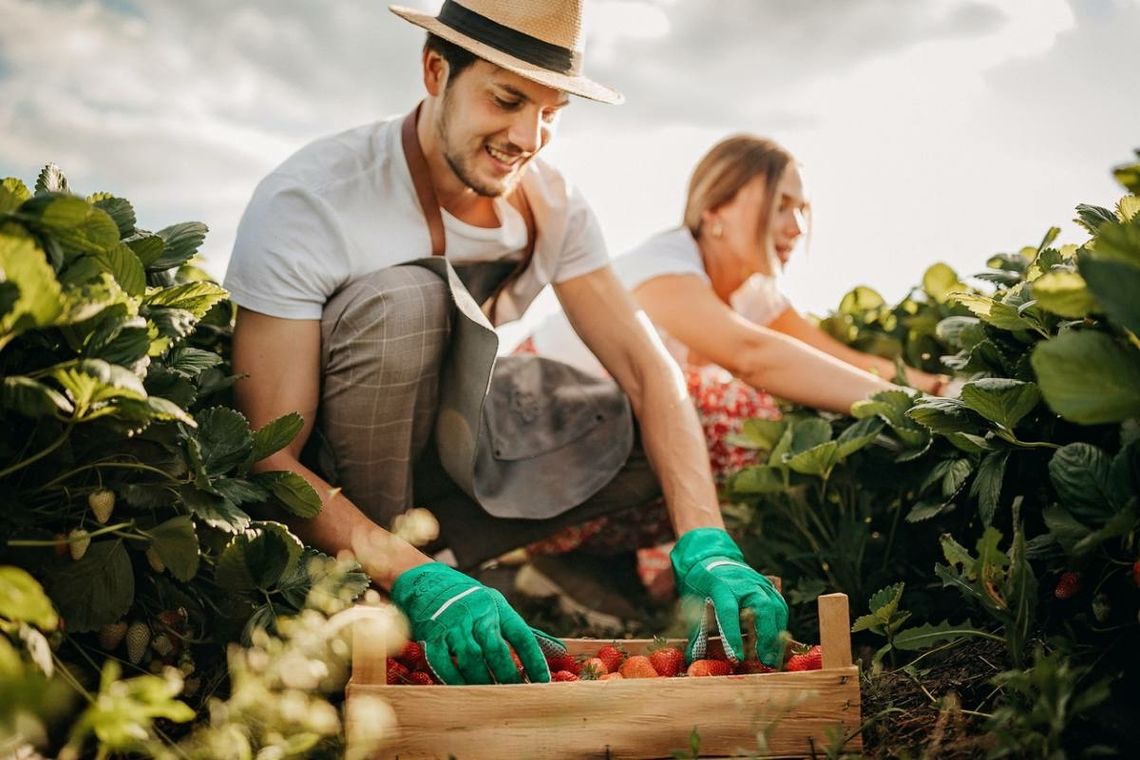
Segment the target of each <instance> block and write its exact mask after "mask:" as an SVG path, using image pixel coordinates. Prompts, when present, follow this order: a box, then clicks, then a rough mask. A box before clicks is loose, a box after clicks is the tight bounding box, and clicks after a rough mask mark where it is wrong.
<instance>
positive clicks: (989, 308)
mask: <svg viewBox="0 0 1140 760" xmlns="http://www.w3.org/2000/svg"><path fill="white" fill-rule="evenodd" d="M948 299H949V300H951V301H954V302H956V303H959V304H961V305H963V306H965V307H966V308H967V309H969V310H970V311H972V312H973V313H974V314H975V315H977V317H978V318H979V319H981V320H982V321H983V322H985V323H987V324H990V325H993V326H994V327H999V328H1001V329H1003V330H1031V329H1033V322H1031V321H1030V320H1028V319H1026V318H1025V317H1022V316H1021V315H1020V314H1018V313H1017V309H1016V307H1013V306H1010V305H1009V304H1004V303H1000V302H998V301H995V300H994V299H992V298H987V297H986V296H979V295H973V294H971V293H951V294H950V295H949V296H948Z"/></svg>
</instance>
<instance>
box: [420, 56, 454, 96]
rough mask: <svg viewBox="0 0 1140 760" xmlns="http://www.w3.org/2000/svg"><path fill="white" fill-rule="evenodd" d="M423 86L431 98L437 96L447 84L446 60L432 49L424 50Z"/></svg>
mask: <svg viewBox="0 0 1140 760" xmlns="http://www.w3.org/2000/svg"><path fill="white" fill-rule="evenodd" d="M423 67H424V88H425V89H426V90H427V91H428V94H429V95H431V96H432V97H433V98H436V97H439V96H440V94H442V93H443V90H444V87H446V86H447V69H448V67H447V61H445V60H443V56H441V55H440V54H439V53H437V52H436V51H434V50H427V49H425V50H424V54H423Z"/></svg>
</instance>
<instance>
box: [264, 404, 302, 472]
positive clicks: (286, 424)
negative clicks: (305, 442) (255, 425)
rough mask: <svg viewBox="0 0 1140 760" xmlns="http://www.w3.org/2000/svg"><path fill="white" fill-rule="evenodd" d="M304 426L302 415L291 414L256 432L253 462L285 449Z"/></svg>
mask: <svg viewBox="0 0 1140 760" xmlns="http://www.w3.org/2000/svg"><path fill="white" fill-rule="evenodd" d="M304 426H305V420H304V419H303V418H302V417H301V415H299V414H297V413H296V412H290V413H289V414H285V415H282V416H281V417H278V418H277V419H275V420H273V421H272V422H269V423H266V424H265V425H263V426H262V427H260V428H259V429H257V430H256V431H254V433H253V461H255V462H260V461H261V460H262V459H265V458H266V457H267V456H269V455H270V454H272V453H274V452H276V451H280V450H281V449H283V448H285V446H287V445H289V442H290V441H292V440H293V439H294V438H296V437H297V434H298V433H300V432H301V428H303V427H304Z"/></svg>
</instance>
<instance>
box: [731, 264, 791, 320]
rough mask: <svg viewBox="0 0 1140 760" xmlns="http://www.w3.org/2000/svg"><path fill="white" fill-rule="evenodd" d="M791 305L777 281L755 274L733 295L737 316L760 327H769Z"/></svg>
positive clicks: (733, 306) (733, 304)
mask: <svg viewBox="0 0 1140 760" xmlns="http://www.w3.org/2000/svg"><path fill="white" fill-rule="evenodd" d="M789 306H791V303H790V302H789V301H788V299H787V298H785V297H784V294H783V293H781V292H780V290H779V288H778V287H777V286H776V280H775V279H773V278H772V277H765V276H764V275H762V274H754V275H752V276H751V277H749V278H748V280H747V281H746V282H745V283H744V284H743V285H741V286H740V288H739V289H738V290H737V291H736V292H735V293H733V294H732V308H733V310H734V311H736V313H737V314H739V315H740V316H742V317H744V318H745V319H747V320H748V321H750V322H753V323H755V324H758V325H768V324H770V323H771V322H772V320H774V319H775V318H776V317H778V316H780V315H781V314H783V313H784V312H785V311H786V310H787V309H788V307H789Z"/></svg>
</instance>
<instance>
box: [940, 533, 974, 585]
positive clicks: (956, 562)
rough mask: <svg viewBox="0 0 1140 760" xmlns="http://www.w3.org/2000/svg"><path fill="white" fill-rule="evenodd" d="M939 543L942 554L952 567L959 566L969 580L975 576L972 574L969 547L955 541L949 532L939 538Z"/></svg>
mask: <svg viewBox="0 0 1140 760" xmlns="http://www.w3.org/2000/svg"><path fill="white" fill-rule="evenodd" d="M939 543H940V544H941V545H942V555H943V556H944V557H946V561H947V562H949V563H950V565H951V566H952V567H959V568H961V570H962V572H963V573H964V574H966V577H968V578H970V579H971V580H972V579H974V578H975V577H976V576H975V575H974V574H973V573H974V557H973V555H971V554H970V550H969V549H967V548H966V547H964V546H962V545H961V544H960V543H958V542H957V541H955V540H954V538H953V536H951V535H949V534H945V535H943V536H942V537H941V538H940V539H939Z"/></svg>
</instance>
